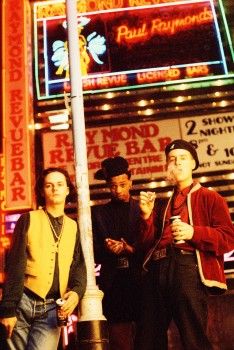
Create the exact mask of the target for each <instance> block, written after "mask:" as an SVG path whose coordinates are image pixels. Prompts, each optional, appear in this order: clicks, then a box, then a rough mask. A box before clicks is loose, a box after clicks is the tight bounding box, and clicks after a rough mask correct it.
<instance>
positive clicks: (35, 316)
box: [8, 293, 61, 350]
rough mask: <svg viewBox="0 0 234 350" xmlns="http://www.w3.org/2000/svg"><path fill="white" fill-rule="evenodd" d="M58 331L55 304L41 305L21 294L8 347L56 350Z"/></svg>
mask: <svg viewBox="0 0 234 350" xmlns="http://www.w3.org/2000/svg"><path fill="white" fill-rule="evenodd" d="M60 331H61V328H59V327H58V326H57V316H56V304H55V302H49V303H47V302H46V303H43V301H36V300H35V299H34V298H31V297H29V296H28V295H26V294H25V293H23V296H22V298H21V301H20V303H19V305H18V308H17V323H16V325H15V328H14V330H13V334H12V336H11V338H10V339H8V346H9V349H10V350H56V349H57V347H58V343H59V337H60Z"/></svg>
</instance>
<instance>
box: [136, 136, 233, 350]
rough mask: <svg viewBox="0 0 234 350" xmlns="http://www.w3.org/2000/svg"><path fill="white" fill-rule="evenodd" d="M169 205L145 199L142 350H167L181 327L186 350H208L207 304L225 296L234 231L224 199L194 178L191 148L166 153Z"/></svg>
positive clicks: (175, 146)
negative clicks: (173, 329)
mask: <svg viewBox="0 0 234 350" xmlns="http://www.w3.org/2000/svg"><path fill="white" fill-rule="evenodd" d="M165 154H166V158H167V169H168V180H170V182H171V183H172V184H173V185H174V191H173V194H172V196H171V197H170V198H169V199H167V200H166V201H162V200H156V201H155V195H154V193H152V192H141V193H140V208H141V216H142V223H141V240H140V244H141V247H142V248H143V249H144V250H145V252H146V255H145V260H144V265H143V266H144V268H145V270H147V271H148V273H147V274H146V275H145V280H144V298H145V302H144V303H143V305H144V308H143V314H142V324H143V326H142V335H141V342H142V345H141V350H143V349H144V350H156V349H157V350H164V349H165V350H166V349H168V340H167V330H168V327H169V324H170V322H171V320H172V319H173V320H174V322H175V323H176V325H177V327H178V330H179V333H180V337H181V341H182V344H183V346H184V348H185V349H187V350H195V349H196V350H198V349H203V350H208V349H211V348H212V346H211V344H210V342H209V339H208V337H207V334H206V328H207V314H208V310H207V309H208V308H207V302H208V295H209V294H210V293H222V292H224V291H225V290H226V288H227V286H226V281H225V275H224V262H223V254H224V253H226V252H229V251H231V250H232V249H234V228H233V224H232V221H231V218H230V214H229V210H228V207H227V205H226V203H225V201H224V199H223V198H222V197H221V196H220V195H219V194H218V193H216V192H215V191H212V190H209V189H207V188H204V187H202V186H201V185H200V184H199V183H198V182H196V181H194V180H193V178H192V172H193V170H195V169H197V168H198V166H199V160H198V156H197V152H196V150H195V148H194V147H193V146H192V144H191V143H189V142H186V141H184V140H181V139H179V140H175V141H173V142H171V143H170V144H168V145H167V146H166V148H165Z"/></svg>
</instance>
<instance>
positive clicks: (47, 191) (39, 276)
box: [0, 168, 86, 350]
mask: <svg viewBox="0 0 234 350" xmlns="http://www.w3.org/2000/svg"><path fill="white" fill-rule="evenodd" d="M35 192H36V196H37V200H38V204H39V205H40V206H42V208H41V209H38V210H33V211H30V212H27V213H24V214H22V215H21V216H20V218H19V220H18V221H17V223H16V227H15V230H14V234H13V242H12V247H11V249H10V252H9V256H8V259H7V265H6V281H5V284H4V288H3V298H2V301H1V303H0V322H1V323H2V325H3V326H4V327H5V330H6V333H7V337H8V340H7V341H8V344H9V349H12V350H13V349H15V350H25V349H30V350H39V349H41V350H45V349H46V350H55V349H57V346H58V342H59V337H60V330H61V327H59V326H58V323H57V315H56V299H58V298H63V299H64V300H65V303H64V305H63V307H62V312H63V314H64V316H65V317H67V316H69V315H71V313H72V312H73V310H74V309H75V307H76V306H77V305H78V303H79V301H80V299H81V298H82V296H83V294H84V291H85V288H86V267H85V262H84V257H83V253H82V249H81V246H80V236H79V232H78V229H77V224H76V222H75V221H74V220H72V219H71V218H69V217H68V216H67V215H66V214H65V212H64V208H65V204H66V203H68V202H69V201H71V200H73V199H74V198H75V197H76V191H75V187H74V185H73V184H72V182H71V180H70V178H69V176H68V173H67V171H66V170H64V169H61V168H48V169H45V170H44V171H43V172H42V174H41V175H40V176H39V178H38V180H37V183H36V187H35Z"/></svg>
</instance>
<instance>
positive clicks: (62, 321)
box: [56, 298, 68, 327]
mask: <svg viewBox="0 0 234 350" xmlns="http://www.w3.org/2000/svg"><path fill="white" fill-rule="evenodd" d="M64 303H65V300H64V299H62V298H59V299H57V300H56V306H57V323H58V326H59V327H63V326H66V325H67V322H68V317H67V315H66V314H65V313H64V311H63V309H62V306H63V305H64Z"/></svg>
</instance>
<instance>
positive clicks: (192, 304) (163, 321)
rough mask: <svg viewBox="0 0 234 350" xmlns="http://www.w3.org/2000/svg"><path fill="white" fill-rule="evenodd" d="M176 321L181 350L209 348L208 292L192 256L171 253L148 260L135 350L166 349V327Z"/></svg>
mask: <svg viewBox="0 0 234 350" xmlns="http://www.w3.org/2000/svg"><path fill="white" fill-rule="evenodd" d="M172 319H173V320H174V322H175V323H176V325H177V327H178V330H179V333H180V337H181V342H182V344H183V347H184V349H185V350H210V349H212V346H211V344H210V342H209V340H208V338H207V335H206V330H207V319H208V293H207V290H206V287H205V286H204V285H203V284H202V283H201V281H200V277H199V274H198V267H197V260H196V256H195V255H182V254H181V253H174V254H172V255H171V256H170V257H166V258H163V259H161V260H157V261H155V262H152V263H151V265H150V267H149V272H148V273H147V274H146V275H145V277H144V285H143V299H142V317H141V321H140V323H141V324H140V329H139V332H138V334H139V339H138V342H139V343H140V345H139V350H167V349H168V339H167V330H168V328H169V325H170V322H171V320H172Z"/></svg>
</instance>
